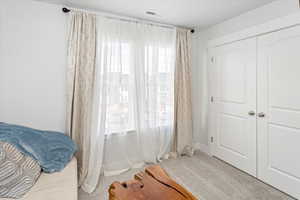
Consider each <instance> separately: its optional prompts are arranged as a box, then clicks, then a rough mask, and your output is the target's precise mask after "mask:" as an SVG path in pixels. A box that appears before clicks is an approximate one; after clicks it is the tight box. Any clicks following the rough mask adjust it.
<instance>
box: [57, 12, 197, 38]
mask: <svg viewBox="0 0 300 200" xmlns="http://www.w3.org/2000/svg"><path fill="white" fill-rule="evenodd" d="M78 10H82V11H85V12H87V10H83V9H78ZM62 11H63V12H64V13H69V12H71V9H69V8H66V7H63V8H62ZM88 12H91V11H88ZM92 13H96V14H99V12H92ZM101 14H102V16H104V17H106V18H110V19H117V20H121V21H127V22H138V23H141V22H143V23H145V24H150V25H154V26H160V27H164V28H176V27H175V26H173V25H168V24H160V23H156V22H152V21H146V20H139V19H132V18H129V17H126V18H125V17H122V18H121V17H120V16H116V15H112V14H109V15H110V16H108V13H105V14H106V15H105V14H104V13H101ZM190 31H191V33H194V32H195V30H194V29H190Z"/></svg>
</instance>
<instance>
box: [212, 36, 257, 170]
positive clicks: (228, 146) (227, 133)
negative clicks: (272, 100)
mask: <svg viewBox="0 0 300 200" xmlns="http://www.w3.org/2000/svg"><path fill="white" fill-rule="evenodd" d="M214 55H215V56H214V58H215V59H214V60H215V61H214V65H213V67H214V71H215V75H216V76H215V77H216V80H215V81H216V83H215V84H216V85H215V88H216V90H215V91H216V93H215V96H214V103H213V105H214V107H215V109H214V112H215V113H214V119H215V121H214V122H213V125H214V126H215V131H214V132H215V133H214V135H215V139H214V140H215V141H214V145H213V152H212V153H213V155H214V156H216V157H218V158H220V159H222V160H224V161H226V162H228V163H230V164H232V165H234V166H235V167H237V168H239V169H241V170H243V171H246V172H248V173H249V174H251V175H254V176H256V116H255V113H256V39H248V40H243V41H239V42H235V43H232V44H228V45H224V46H221V47H217V48H216V49H215V51H214Z"/></svg>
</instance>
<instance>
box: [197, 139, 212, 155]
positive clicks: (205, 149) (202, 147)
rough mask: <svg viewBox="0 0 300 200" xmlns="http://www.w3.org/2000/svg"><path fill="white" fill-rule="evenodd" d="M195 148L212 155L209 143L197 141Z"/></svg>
mask: <svg viewBox="0 0 300 200" xmlns="http://www.w3.org/2000/svg"><path fill="white" fill-rule="evenodd" d="M194 148H195V150H200V151H202V152H203V153H206V154H208V155H210V152H209V147H208V145H207V144H201V143H199V142H197V143H195V144H194Z"/></svg>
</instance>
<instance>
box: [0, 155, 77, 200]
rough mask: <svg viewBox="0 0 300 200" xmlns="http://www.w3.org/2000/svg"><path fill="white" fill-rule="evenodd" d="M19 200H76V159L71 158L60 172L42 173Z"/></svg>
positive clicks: (0, 199)
mask: <svg viewBox="0 0 300 200" xmlns="http://www.w3.org/2000/svg"><path fill="white" fill-rule="evenodd" d="M0 200H8V199H3V198H0ZM19 200H77V161H76V159H75V158H73V160H72V161H71V162H70V163H69V164H68V165H67V166H66V168H65V169H64V170H63V171H61V172H58V173H53V174H46V173H42V174H41V176H40V178H39V179H38V181H37V183H36V184H35V185H34V186H33V187H32V188H31V190H30V191H29V192H28V193H27V194H26V195H25V196H24V197H23V198H21V199H19Z"/></svg>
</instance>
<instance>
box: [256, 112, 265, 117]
mask: <svg viewBox="0 0 300 200" xmlns="http://www.w3.org/2000/svg"><path fill="white" fill-rule="evenodd" d="M265 116H266V114H265V113H263V112H261V113H258V117H261V118H263V117H265Z"/></svg>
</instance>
